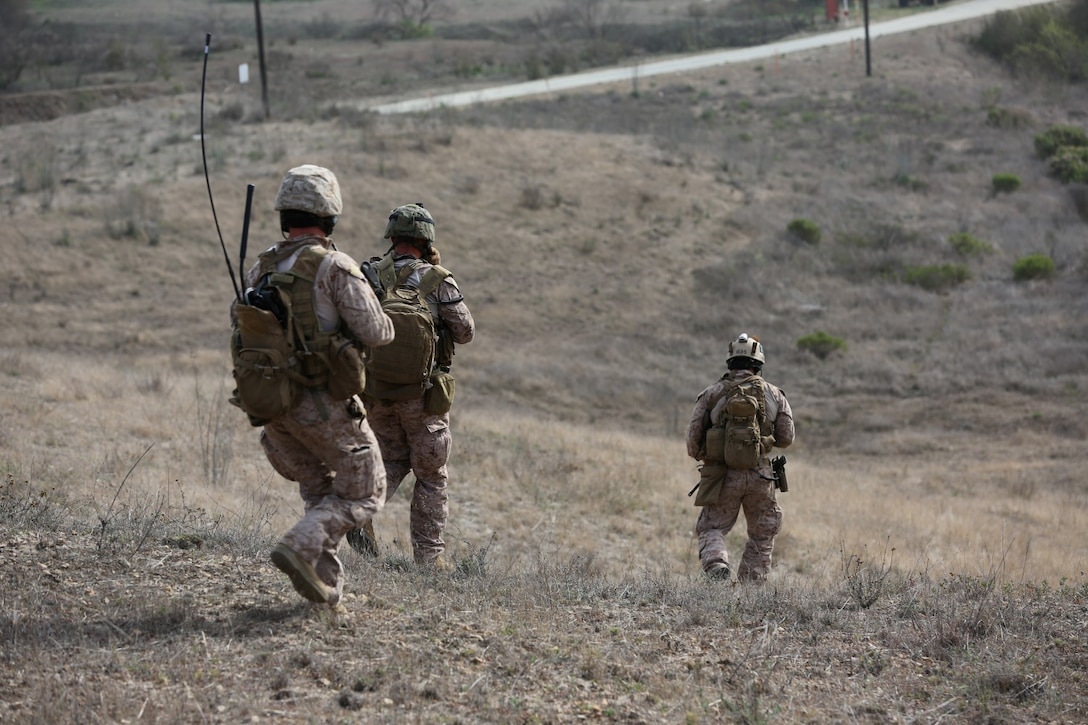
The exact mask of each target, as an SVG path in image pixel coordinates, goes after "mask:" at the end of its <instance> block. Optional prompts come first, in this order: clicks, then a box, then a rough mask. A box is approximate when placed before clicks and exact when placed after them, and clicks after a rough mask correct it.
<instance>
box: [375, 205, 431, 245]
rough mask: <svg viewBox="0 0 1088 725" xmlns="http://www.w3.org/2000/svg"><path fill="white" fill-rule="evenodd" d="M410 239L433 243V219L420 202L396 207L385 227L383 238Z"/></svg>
mask: <svg viewBox="0 0 1088 725" xmlns="http://www.w3.org/2000/svg"><path fill="white" fill-rule="evenodd" d="M393 237H411V238H412V239H426V240H427V241H428V242H433V241H434V219H433V218H431V213H430V212H429V211H427V210H426V209H424V208H423V204H422V203H421V202H419V203H416V204H405V205H404V206H398V207H397V208H396V209H394V210H393V211H392V212H390V214H389V223H388V224H387V225H386V226H385V238H386V239H392V238H393Z"/></svg>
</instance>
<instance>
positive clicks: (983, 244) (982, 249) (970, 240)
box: [948, 232, 994, 257]
mask: <svg viewBox="0 0 1088 725" xmlns="http://www.w3.org/2000/svg"><path fill="white" fill-rule="evenodd" d="M948 243H949V244H950V245H952V248H953V249H955V250H956V251H957V252H959V253H960V254H962V255H963V256H965V257H977V256H981V255H983V254H988V253H990V252H992V251H994V245H992V244H990V243H989V242H987V241H985V240H983V239H979V238H978V237H976V236H975V235H974V234H968V233H967V232H958V233H956V234H953V235H952V236H950V237H949V238H948Z"/></svg>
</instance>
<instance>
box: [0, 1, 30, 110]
mask: <svg viewBox="0 0 1088 725" xmlns="http://www.w3.org/2000/svg"><path fill="white" fill-rule="evenodd" d="M26 9H27V0H0V90H4V89H6V88H10V87H11V86H13V85H15V82H16V81H18V80H19V76H21V75H22V74H23V69H24V68H25V67H26V65H27V63H28V62H29V61H30V47H31V44H30V43H27V42H25V38H24V37H23V35H24V31H26V29H27V28H28V26H29V25H30V18H29V16H28V15H27V11H26Z"/></svg>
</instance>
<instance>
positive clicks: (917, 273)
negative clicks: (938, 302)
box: [903, 264, 971, 292]
mask: <svg viewBox="0 0 1088 725" xmlns="http://www.w3.org/2000/svg"><path fill="white" fill-rule="evenodd" d="M970 277H971V273H970V271H969V270H968V269H967V267H966V266H965V265H962V264H927V265H922V266H918V267H907V268H906V269H905V270H903V281H904V282H906V283H907V284H912V285H914V286H916V287H921V288H922V289H925V290H929V291H930V292H944V291H946V290H949V289H952V288H953V287H955V286H956V285H959V284H963V283H964V282H966V281H967V280H968V279H969V278H970Z"/></svg>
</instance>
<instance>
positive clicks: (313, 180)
mask: <svg viewBox="0 0 1088 725" xmlns="http://www.w3.org/2000/svg"><path fill="white" fill-rule="evenodd" d="M343 207H344V204H343V202H342V201H341V200H340V183H339V182H338V181H337V180H336V174H334V173H332V172H331V171H329V170H328V169H326V168H325V167H323V166H314V165H313V164H305V165H303V166H296V167H295V168H293V169H291V170H290V171H288V172H287V175H286V176H284V177H283V181H282V182H280V190H279V192H278V193H277V194H276V205H275V207H274V208H275V210H276V211H287V210H294V211H304V212H308V213H310V214H313V215H314V216H318V217H337V216H340V212H341V211H342V210H343Z"/></svg>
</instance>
